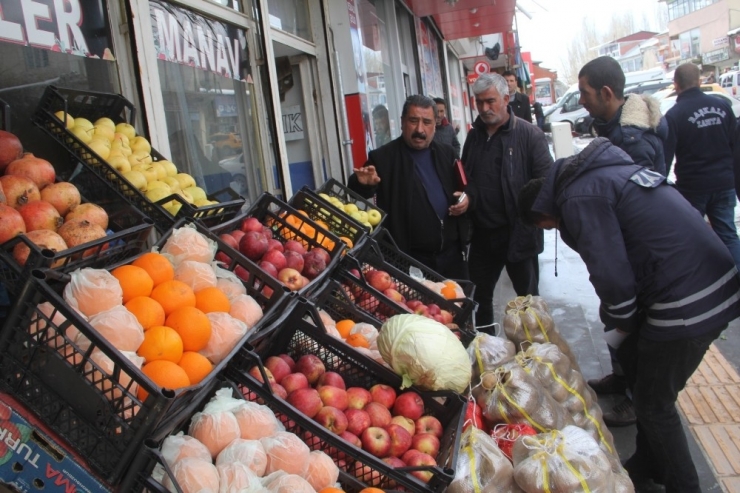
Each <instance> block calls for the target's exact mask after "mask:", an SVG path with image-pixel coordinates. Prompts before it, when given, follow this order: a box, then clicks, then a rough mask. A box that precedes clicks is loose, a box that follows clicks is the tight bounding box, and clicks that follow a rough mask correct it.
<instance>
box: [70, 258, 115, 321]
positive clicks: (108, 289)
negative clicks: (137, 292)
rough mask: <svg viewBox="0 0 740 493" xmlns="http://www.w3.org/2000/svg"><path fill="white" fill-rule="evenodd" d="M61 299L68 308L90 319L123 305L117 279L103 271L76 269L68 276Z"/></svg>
mask: <svg viewBox="0 0 740 493" xmlns="http://www.w3.org/2000/svg"><path fill="white" fill-rule="evenodd" d="M69 276H70V281H69V282H68V283H67V285H66V286H65V287H64V293H63V295H62V296H63V298H64V301H66V302H67V304H68V305H69V306H71V307H72V308H74V309H75V310H78V311H80V312H82V313H83V314H84V315H85V316H86V317H92V316H93V315H96V314H98V313H100V312H104V311H106V310H110V309H111V308H113V307H114V306H117V305H121V304H122V303H123V289H121V284H120V283H119V282H118V279H116V278H115V277H113V274H111V273H110V272H108V271H107V270H105V269H91V268H85V269H78V270H76V271H73V272H72V273H71V274H70V275H69Z"/></svg>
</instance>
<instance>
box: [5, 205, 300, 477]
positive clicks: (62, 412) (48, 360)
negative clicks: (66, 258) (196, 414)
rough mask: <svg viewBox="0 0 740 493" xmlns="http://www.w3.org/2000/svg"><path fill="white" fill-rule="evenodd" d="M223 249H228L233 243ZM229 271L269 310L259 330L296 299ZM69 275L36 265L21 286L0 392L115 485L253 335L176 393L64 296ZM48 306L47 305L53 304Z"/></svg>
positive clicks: (251, 270)
mask: <svg viewBox="0 0 740 493" xmlns="http://www.w3.org/2000/svg"><path fill="white" fill-rule="evenodd" d="M185 221H191V222H194V224H195V225H196V227H197V228H200V232H201V233H202V234H208V232H207V230H206V229H205V228H204V227H203V226H202V225H200V224H199V223H198V222H197V221H194V220H192V219H183V220H181V222H179V223H178V225H181V224H184V223H185ZM211 239H212V240H213V241H217V239H214V238H211ZM165 240H166V237H165ZM218 246H219V249H221V250H225V251H229V247H228V246H227V245H223V244H219V245H218ZM131 260H133V259H129V261H127V262H124V264H126V263H129V262H130V261H131ZM228 268H230V269H231V270H233V271H236V270H237V269H239V272H240V273H242V276H243V277H248V281H247V282H245V286H246V288H247V293H248V294H249V295H250V296H252V297H253V298H254V299H255V300H256V301H257V303H258V304H260V306H261V307H262V310H263V313H264V316H263V317H262V319H261V320H260V321H259V322H258V323H257V324H256V325H255V326H254V327H253V329H252V330H253V331H255V332H258V331H259V330H260V329H261V328H262V327H263V326H265V325H269V324H270V323H271V322H273V321H274V319H275V318H277V317H279V316H280V315H281V314H282V312H281V308H284V307H285V304H284V303H283V302H284V301H285V300H286V299H287V298H289V296H288V293H287V292H286V291H285V290H283V289H282V286H281V285H280V284H279V283H278V282H277V281H276V280H274V279H272V278H270V277H269V276H267V275H266V274H265V273H264V272H262V271H261V270H260V269H259V268H257V267H256V266H254V265H253V264H251V263H250V262H248V261H242V260H240V259H238V258H236V259H234V260H233V261H232V262H231V265H230V266H228ZM68 280H69V276H68V275H66V274H60V273H57V272H55V271H53V270H34V271H32V272H31V277H30V279H28V280H27V282H26V284H25V285H24V286H23V287H22V288H21V290H20V291H19V293H18V297H17V300H18V301H17V303H16V305H15V306H14V307H13V308H12V309H11V311H10V313H9V315H8V317H7V320H6V322H5V325H4V326H3V328H2V329H1V330H0V374H2V375H3V379H2V380H1V381H0V390H2V391H3V392H7V393H8V394H10V395H12V396H13V397H14V398H15V399H17V400H18V401H20V402H21V403H22V404H23V405H24V406H26V407H27V408H28V409H30V410H31V411H32V412H33V413H34V414H36V415H37V416H38V417H39V419H40V420H41V421H43V422H44V423H45V424H46V425H47V426H48V427H49V428H50V429H52V430H53V431H54V432H56V433H57V434H59V435H60V436H61V437H62V438H64V439H65V440H67V442H68V443H69V444H70V445H71V447H73V449H74V450H75V451H76V452H77V453H79V454H80V456H82V457H83V458H84V459H85V460H86V461H87V463H88V464H89V465H90V467H91V468H92V470H93V471H94V472H96V473H97V474H98V475H99V476H100V477H101V478H103V479H104V480H105V481H106V482H107V483H108V484H111V485H115V484H117V482H119V481H120V480H121V478H122V476H123V474H124V473H125V471H126V470H127V468H128V465H129V463H130V462H131V460H132V459H133V458H134V457H135V456H136V454H138V453H139V451H140V449H141V447H142V444H143V442H144V440H145V439H146V438H157V437H164V436H166V435H167V434H169V433H170V432H171V431H172V430H173V429H174V427H176V426H177V425H178V424H179V422H180V421H181V420H182V419H186V418H187V417H188V416H189V415H190V414H192V410H193V409H195V408H196V407H197V406H198V405H199V404H200V403H201V401H202V400H203V399H204V398H205V397H206V396H207V395H209V392H210V390H211V388H212V387H213V385H214V382H215V381H216V376H217V375H218V374H219V372H220V371H221V370H222V369H223V368H224V366H225V365H226V364H227V363H228V361H229V358H231V357H233V355H234V354H236V352H237V351H238V348H239V345H241V344H243V343H245V342H246V340H247V338H248V337H249V333H248V334H246V335H245V336H244V337H243V338H242V339H241V340H240V342H239V343H238V344H236V345H235V346H234V348H232V350H231V351H230V352H229V354H228V355H227V356H226V357H225V358H224V359H223V360H222V361H221V362H220V363H218V364H217V365H214V368H213V370H212V371H211V372H210V373H209V374H208V376H207V377H205V378H204V379H203V380H202V381H201V382H200V383H198V384H196V385H191V386H189V387H185V388H182V389H178V390H177V391H174V392H173V391H171V390H168V389H160V388H159V387H158V386H156V385H155V384H154V383H153V382H152V381H151V380H150V379H149V378H148V377H146V376H145V375H144V374H143V372H142V371H141V370H140V369H139V368H138V367H136V366H134V365H133V363H132V362H131V361H130V360H129V359H128V358H126V357H125V356H124V355H122V353H121V352H120V351H118V350H117V349H116V348H114V347H113V345H112V344H110V343H109V342H108V340H106V339H105V338H103V337H102V336H101V335H100V333H99V332H98V331H96V330H95V329H94V328H93V327H92V326H91V325H90V324H89V323H88V322H87V321H86V320H85V319H83V318H82V317H81V315H79V314H78V312H77V311H75V310H74V309H72V308H71V307H70V306H69V305H68V304H67V303H66V302H65V301H64V299H63V298H62V294H61V293H62V291H63V289H64V286H65V285H66V284H67V282H68ZM41 303H48V305H46V309H45V308H44V307H43V306H42V307H39V304H41ZM76 332H79V333H80V334H82V335H84V336H85V337H87V339H89V340H90V346H89V348H85V349H83V348H81V347H80V346H78V345H77V344H76V343H75V342H74V340H73V339H74V337H75V335H74V334H75V333H76ZM98 352H99V353H102V355H104V356H106V357H107V358H109V359H110V361H111V362H112V365H113V368H112V369H108V370H105V369H103V368H101V367H100V366H99V365H98V363H97V360H94V359H93V358H91V356H93V355H94V354H95V353H98ZM135 386H138V388H140V389H144V390H145V391H146V392H148V397H147V398H146V400H145V401H143V402H142V401H141V400H140V399H139V398H138V397H137V392H136V390H134V389H135Z"/></svg>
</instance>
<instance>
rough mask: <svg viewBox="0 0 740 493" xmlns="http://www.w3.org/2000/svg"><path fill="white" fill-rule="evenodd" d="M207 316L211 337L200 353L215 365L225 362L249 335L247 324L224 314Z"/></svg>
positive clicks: (218, 313) (209, 314) (208, 314)
mask: <svg viewBox="0 0 740 493" xmlns="http://www.w3.org/2000/svg"><path fill="white" fill-rule="evenodd" d="M206 316H207V317H208V320H209V321H210V322H211V337H210V339H208V344H207V345H206V347H205V348H203V349H201V350H200V351H199V352H200V354H202V355H203V356H205V357H206V358H208V359H209V360H211V363H213V364H214V365H217V364H219V363H220V362H221V361H223V359H224V358H226V356H228V355H229V353H230V352H231V351H232V350H233V349H234V348H235V347H236V346H237V343H238V342H239V341H240V340H241V339H242V338H243V337H244V336H245V335H247V332H249V329H248V328H247V324H245V323H244V322H242V321H241V320H239V319H237V318H234V317H232V316H231V315H229V314H228V313H224V312H211V313H207V314H206Z"/></svg>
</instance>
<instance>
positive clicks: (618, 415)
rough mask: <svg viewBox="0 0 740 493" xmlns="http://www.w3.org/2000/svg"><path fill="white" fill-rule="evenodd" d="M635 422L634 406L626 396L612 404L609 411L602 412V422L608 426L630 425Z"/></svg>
mask: <svg viewBox="0 0 740 493" xmlns="http://www.w3.org/2000/svg"><path fill="white" fill-rule="evenodd" d="M635 423H637V416H635V408H634V406H633V405H632V401H631V400H630V399H629V398H627V397H625V398H624V400H623V401H622V402H620V403H619V404H617V405H616V406H614V407H613V408H612V410H611V411H609V412H607V413H604V424H605V425H606V426H608V427H610V428H615V427H619V426H630V425H633V424H635Z"/></svg>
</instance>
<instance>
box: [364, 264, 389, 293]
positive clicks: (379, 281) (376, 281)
mask: <svg viewBox="0 0 740 493" xmlns="http://www.w3.org/2000/svg"><path fill="white" fill-rule="evenodd" d="M365 279H367V282H368V284H370V285H371V286H372V287H374V288H375V289H377V290H378V291H380V292H381V293H382V292H383V291H385V290H386V289H388V288H390V287H391V283H392V282H393V279H391V276H390V275H389V274H388V273H387V272H386V271H384V270H374V269H373V270H369V271H367V272H366V273H365Z"/></svg>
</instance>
